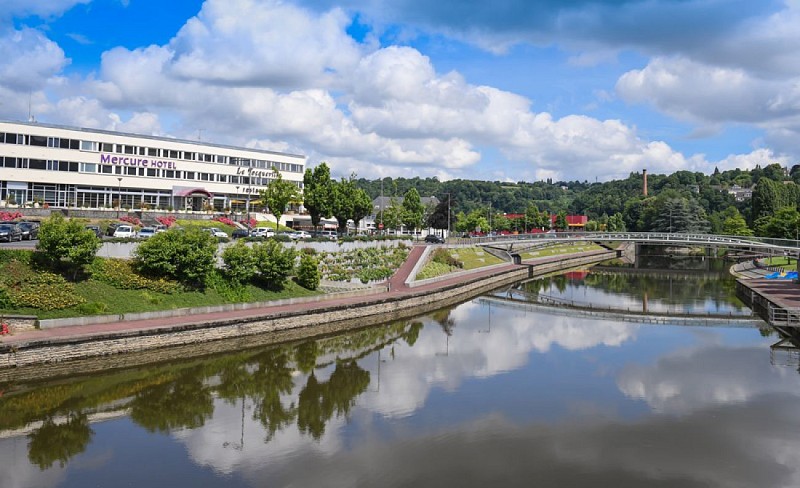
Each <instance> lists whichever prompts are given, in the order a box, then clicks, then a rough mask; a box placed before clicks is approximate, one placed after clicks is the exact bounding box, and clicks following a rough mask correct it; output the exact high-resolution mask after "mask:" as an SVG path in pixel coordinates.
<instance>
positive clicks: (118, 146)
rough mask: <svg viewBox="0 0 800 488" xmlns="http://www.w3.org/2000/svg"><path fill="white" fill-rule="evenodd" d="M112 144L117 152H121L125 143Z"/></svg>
mask: <svg viewBox="0 0 800 488" xmlns="http://www.w3.org/2000/svg"><path fill="white" fill-rule="evenodd" d="M114 146H115V149H116V153H117V154H122V153H123V152H124V151H125V145H124V144H115V145H114Z"/></svg>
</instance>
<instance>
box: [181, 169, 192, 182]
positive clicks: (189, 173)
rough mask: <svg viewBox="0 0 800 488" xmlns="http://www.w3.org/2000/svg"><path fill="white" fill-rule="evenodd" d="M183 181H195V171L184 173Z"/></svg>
mask: <svg viewBox="0 0 800 488" xmlns="http://www.w3.org/2000/svg"><path fill="white" fill-rule="evenodd" d="M183 179H184V180H193V179H194V171H184V172H183Z"/></svg>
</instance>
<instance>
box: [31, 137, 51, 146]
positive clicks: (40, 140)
mask: <svg viewBox="0 0 800 488" xmlns="http://www.w3.org/2000/svg"><path fill="white" fill-rule="evenodd" d="M31 146H39V147H47V137H46V136H31Z"/></svg>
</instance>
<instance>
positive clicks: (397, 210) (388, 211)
mask: <svg viewBox="0 0 800 488" xmlns="http://www.w3.org/2000/svg"><path fill="white" fill-rule="evenodd" d="M402 212H403V209H402V208H401V207H400V204H399V203H398V202H397V199H395V198H391V199H390V200H389V206H388V207H386V208H384V209H383V212H379V218H380V222H381V223H383V227H384V229H393V230H396V229H397V228H399V227H400V223H401V222H402V220H401V219H400V216H401V214H402Z"/></svg>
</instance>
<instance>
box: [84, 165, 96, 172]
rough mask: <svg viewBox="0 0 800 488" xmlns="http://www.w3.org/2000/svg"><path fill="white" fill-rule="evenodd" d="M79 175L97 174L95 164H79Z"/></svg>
mask: <svg viewBox="0 0 800 488" xmlns="http://www.w3.org/2000/svg"><path fill="white" fill-rule="evenodd" d="M81 173H97V164H95V163H81Z"/></svg>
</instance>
